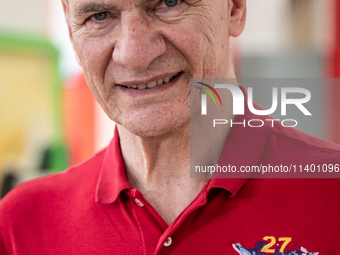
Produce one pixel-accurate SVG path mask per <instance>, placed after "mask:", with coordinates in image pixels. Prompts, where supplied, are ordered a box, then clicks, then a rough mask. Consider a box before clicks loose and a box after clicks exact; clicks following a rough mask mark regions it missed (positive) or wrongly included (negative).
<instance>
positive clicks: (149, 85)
mask: <svg viewBox="0 0 340 255" xmlns="http://www.w3.org/2000/svg"><path fill="white" fill-rule="evenodd" d="M156 85H157V81H152V82H148V84H147V86H148V88H150V89H151V88H153V87H156Z"/></svg>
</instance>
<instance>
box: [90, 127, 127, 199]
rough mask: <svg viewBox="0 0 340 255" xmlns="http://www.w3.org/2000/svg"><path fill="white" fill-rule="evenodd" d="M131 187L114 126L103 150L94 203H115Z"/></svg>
mask: <svg viewBox="0 0 340 255" xmlns="http://www.w3.org/2000/svg"><path fill="white" fill-rule="evenodd" d="M125 189H127V190H130V189H132V187H131V186H130V184H129V183H128V181H127V179H126V174H125V169H124V164H123V160H122V155H121V151H120V146H119V134H118V129H117V126H115V130H114V136H113V138H112V140H111V142H110V144H109V146H108V147H107V149H106V150H105V155H104V159H103V164H102V167H101V171H100V175H99V179H98V182H97V190H96V202H97V203H102V204H110V203H113V202H114V201H116V199H117V197H118V196H119V194H120V193H121V192H122V191H123V190H125Z"/></svg>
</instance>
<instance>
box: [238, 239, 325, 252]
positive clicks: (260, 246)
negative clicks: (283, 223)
mask: <svg viewBox="0 0 340 255" xmlns="http://www.w3.org/2000/svg"><path fill="white" fill-rule="evenodd" d="M263 240H264V241H258V242H256V243H255V247H254V248H252V249H246V248H245V247H244V246H243V245H241V244H240V243H236V244H233V248H234V249H235V251H237V252H238V253H239V254H240V255H267V254H273V255H318V254H319V252H310V251H308V250H307V249H306V248H304V247H302V246H299V245H298V244H297V243H295V242H294V244H293V245H292V246H291V248H290V249H289V248H288V244H289V243H290V242H291V241H292V238H291V237H280V238H279V239H278V240H279V242H278V243H277V242H276V238H275V237H274V236H265V237H264V238H263Z"/></svg>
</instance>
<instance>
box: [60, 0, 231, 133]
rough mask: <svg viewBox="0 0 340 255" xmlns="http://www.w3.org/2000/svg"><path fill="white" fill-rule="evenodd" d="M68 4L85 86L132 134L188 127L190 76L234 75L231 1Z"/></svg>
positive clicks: (88, 0)
mask: <svg viewBox="0 0 340 255" xmlns="http://www.w3.org/2000/svg"><path fill="white" fill-rule="evenodd" d="M68 1H69V2H68V15H67V19H68V25H69V30H70V36H71V40H72V43H73V47H74V49H75V52H76V56H77V59H78V61H79V63H80V65H81V66H82V67H83V70H84V74H85V77H86V80H87V83H88V85H89V87H90V89H91V91H92V93H93V94H94V96H95V97H96V99H97V100H98V102H99V103H100V105H101V106H102V108H103V109H104V111H105V112H106V114H107V115H108V116H109V117H110V118H111V119H112V120H114V121H115V122H117V123H119V124H120V125H122V126H124V127H125V128H127V129H128V130H130V131H131V132H132V133H135V134H137V135H141V136H158V135H161V134H164V133H167V132H169V131H171V130H174V129H176V128H178V127H180V126H183V125H186V124H188V123H189V120H190V107H189V106H190V96H189V95H190V89H191V88H190V78H192V77H196V78H201V77H233V76H234V74H233V69H232V66H231V60H230V59H231V58H230V50H229V35H230V29H233V28H231V25H230V24H231V23H230V20H231V19H232V18H231V17H232V13H233V10H232V6H233V2H232V1H231V0H186V1H184V0H161V1H160V0H68ZM64 7H65V6H64ZM192 89H195V88H192ZM197 100H199V99H197Z"/></svg>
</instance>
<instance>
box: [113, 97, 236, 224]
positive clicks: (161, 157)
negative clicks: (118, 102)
mask: <svg viewBox="0 0 340 255" xmlns="http://www.w3.org/2000/svg"><path fill="white" fill-rule="evenodd" d="M230 102H231V101H230ZM230 109H232V107H225V109H224V110H221V109H220V110H219V111H218V112H216V113H214V112H211V113H212V114H210V116H209V118H210V119H211V118H214V116H215V114H217V115H216V116H221V114H223V116H225V117H226V118H228V117H229V118H230V119H231V118H233V116H232V113H231V112H230ZM223 111H224V112H223ZM190 121H191V124H190V123H186V124H185V125H183V126H181V127H180V128H178V129H176V130H174V131H172V132H171V133H167V134H164V135H162V136H161V137H140V136H137V135H134V134H133V133H131V132H130V131H128V130H127V129H125V128H124V127H122V126H120V125H118V131H119V137H120V147H121V152H122V158H123V162H124V166H125V171H126V176H127V180H128V182H129V184H130V185H131V186H132V187H134V188H136V189H138V190H139V191H140V192H141V193H142V194H143V196H144V198H145V199H146V200H147V201H148V202H149V203H150V204H151V205H152V206H153V207H154V209H155V210H156V211H157V212H158V213H159V215H160V216H161V217H162V218H163V219H164V220H165V222H166V223H167V224H169V225H170V224H171V223H172V222H173V220H174V219H175V218H176V217H177V216H178V215H179V214H180V213H181V212H182V211H183V210H184V209H185V208H186V207H187V206H188V205H189V204H190V203H191V202H192V201H193V200H194V199H195V198H196V197H197V195H198V194H199V192H200V191H201V189H202V188H203V186H204V185H205V184H206V182H207V181H208V180H209V179H210V178H211V176H203V178H190V165H191V166H195V165H200V166H201V165H213V164H216V163H217V161H218V159H219V155H220V154H221V151H222V149H223V145H224V143H225V140H226V138H227V136H228V133H229V131H230V127H229V126H227V125H224V126H220V127H218V128H216V129H215V130H214V132H207V130H211V127H210V126H209V125H211V123H210V122H207V121H205V122H204V123H202V121H201V120H200V119H198V118H195V116H194V117H192V118H191V120H190ZM190 128H191V129H190ZM190 131H191V132H190ZM201 177H202V176H201Z"/></svg>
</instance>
